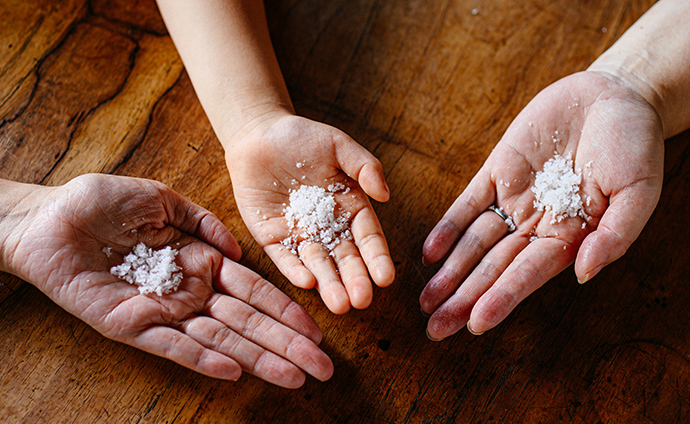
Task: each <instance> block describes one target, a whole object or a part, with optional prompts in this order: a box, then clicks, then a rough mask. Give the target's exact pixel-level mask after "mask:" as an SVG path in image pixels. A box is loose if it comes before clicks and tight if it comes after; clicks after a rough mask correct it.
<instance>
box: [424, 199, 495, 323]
mask: <svg viewBox="0 0 690 424" xmlns="http://www.w3.org/2000/svg"><path fill="white" fill-rule="evenodd" d="M506 234H508V226H507V225H506V223H505V222H504V221H503V219H501V217H499V216H498V214H496V213H494V212H491V211H487V212H484V213H483V214H481V215H479V217H478V218H477V219H476V220H475V221H474V222H473V223H472V224H471V225H470V226H469V227H468V228H467V231H465V233H464V234H463V235H462V237H461V238H460V241H459V242H458V244H457V245H456V246H455V248H454V249H453V252H451V254H450V256H449V257H448V259H446V261H445V263H444V264H443V266H442V267H441V269H439V271H438V272H437V273H436V274H435V275H434V276H433V277H432V278H431V280H429V283H428V284H427V285H426V287H424V290H422V294H421V295H420V296H419V304H420V306H421V307H422V311H424V312H425V313H427V314H432V313H434V311H435V310H436V308H438V307H439V306H440V305H441V304H442V303H443V302H445V301H446V300H447V299H448V298H449V297H450V296H451V295H452V294H453V293H454V292H455V291H456V290H457V288H458V286H460V283H461V282H462V281H463V280H464V279H465V278H466V277H467V276H468V275H469V274H470V273H471V272H472V270H473V269H474V267H475V266H476V265H477V264H478V263H479V262H480V261H481V260H482V258H484V256H485V255H486V254H487V252H489V250H490V249H491V248H492V247H493V246H494V245H495V244H496V243H497V242H498V241H499V240H500V239H501V238H503V237H504V236H505V235H506Z"/></svg>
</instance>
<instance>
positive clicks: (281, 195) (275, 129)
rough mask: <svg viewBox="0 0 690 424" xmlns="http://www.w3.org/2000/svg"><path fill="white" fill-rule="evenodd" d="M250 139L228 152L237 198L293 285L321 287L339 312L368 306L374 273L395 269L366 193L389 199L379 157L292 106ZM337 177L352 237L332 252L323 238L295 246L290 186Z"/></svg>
mask: <svg viewBox="0 0 690 424" xmlns="http://www.w3.org/2000/svg"><path fill="white" fill-rule="evenodd" d="M245 140H246V142H243V143H240V144H239V146H238V147H237V148H236V149H232V150H229V151H228V152H227V163H228V168H229V170H230V175H231V177H232V183H233V190H234V193H235V199H236V201H237V206H238V208H239V210H240V213H241V214H242V218H243V219H244V222H245V223H246V224H247V226H248V227H249V230H250V231H251V233H252V235H253V236H254V238H255V239H256V241H257V242H258V243H259V244H260V245H261V246H262V247H263V248H264V250H265V251H266V253H267V254H268V255H269V256H270V258H271V259H272V260H273V262H274V263H275V264H276V265H277V267H278V269H280V271H281V272H282V273H283V275H285V276H286V277H287V278H288V280H290V281H291V282H292V283H293V284H294V285H296V286H298V287H301V288H306V289H310V288H314V287H315V288H316V289H317V290H318V291H319V293H320V295H321V297H322V299H323V300H324V303H325V304H326V306H327V307H328V308H329V309H330V310H331V311H332V312H334V313H344V312H347V311H348V310H349V308H350V307H351V306H352V307H355V308H360V309H361V308H366V307H367V306H369V304H370V303H371V300H372V283H371V280H373V281H374V283H375V284H377V285H378V286H382V287H383V286H387V285H389V284H390V283H391V282H392V281H393V278H394V274H395V269H394V267H393V262H392V260H391V258H390V254H389V252H388V246H387V244H386V239H385V237H384V235H383V231H382V230H381V225H380V224H379V221H378V218H377V217H376V214H375V212H374V210H373V208H372V206H371V203H370V202H369V199H368V197H367V194H369V195H370V196H372V197H373V198H374V199H375V200H378V201H386V200H388V197H389V192H388V188H387V186H386V184H385V182H384V179H383V170H382V167H381V164H380V162H379V161H378V160H377V159H376V158H374V157H373V156H372V155H371V154H370V153H369V152H368V151H366V149H364V148H363V147H361V146H360V145H359V144H357V143H356V142H355V141H353V140H352V139H350V137H348V136H347V135H346V134H344V133H343V132H341V131H339V130H337V129H335V128H333V127H330V126H328V125H324V124H320V123H316V122H314V121H311V120H308V119H305V118H301V117H297V116H293V115H288V114H286V115H281V116H279V117H278V118H277V119H274V120H271V121H270V122H269V123H267V124H265V125H263V126H261V127H260V128H258V129H256V130H254V131H253V132H252V133H251V134H250V135H248V136H246V137H245ZM335 183H340V184H342V185H343V187H346V188H345V189H344V190H342V191H340V192H338V193H335V200H336V202H337V208H338V209H337V211H338V212H337V213H342V214H346V213H349V214H350V219H351V232H352V239H351V240H342V241H341V242H340V243H339V244H338V245H337V246H336V247H335V248H334V249H333V252H332V255H329V252H328V250H326V249H325V248H324V247H323V246H322V245H321V244H319V243H309V244H306V245H304V246H303V247H302V248H300V249H299V251H298V252H296V253H297V254H295V252H293V251H292V250H291V249H289V248H287V247H286V246H284V245H283V244H282V243H281V242H282V241H283V240H284V239H286V238H287V237H288V236H290V234H291V232H290V231H291V230H290V228H289V226H288V221H287V219H286V218H285V208H286V206H287V205H289V204H290V201H289V196H290V192H291V191H293V190H297V189H299V187H300V186H302V185H307V186H319V187H322V188H327V187H328V186H330V185H332V184H335ZM370 276H371V280H370Z"/></svg>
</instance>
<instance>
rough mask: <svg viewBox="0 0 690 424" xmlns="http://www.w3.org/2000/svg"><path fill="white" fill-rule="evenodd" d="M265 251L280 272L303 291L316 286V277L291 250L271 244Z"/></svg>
mask: <svg viewBox="0 0 690 424" xmlns="http://www.w3.org/2000/svg"><path fill="white" fill-rule="evenodd" d="M264 251H265V252H266V254H267V255H268V256H269V257H270V258H271V260H272V261H273V263H274V264H276V266H277V267H278V270H279V271H280V272H281V273H282V274H283V275H284V276H285V278H287V279H288V280H290V282H291V283H292V284H294V285H295V286H297V287H299V288H301V289H307V290H309V289H313V288H314V285H316V277H314V274H312V273H311V271H309V270H308V269H307V268H306V267H305V266H304V264H303V263H302V261H301V260H300V259H299V257H297V255H296V254H295V253H293V252H292V251H291V250H290V249H289V248H287V247H285V246H283V245H282V244H279V243H278V244H269V245H267V246H265V247H264Z"/></svg>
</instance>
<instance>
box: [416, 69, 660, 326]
mask: <svg viewBox="0 0 690 424" xmlns="http://www.w3.org/2000/svg"><path fill="white" fill-rule="evenodd" d="M663 151H664V147H663V132H662V128H661V123H660V119H659V116H658V114H657V113H656V112H655V111H654V109H653V108H652V107H651V106H649V104H647V103H646V102H645V101H644V100H643V99H642V98H641V97H640V96H638V95H637V94H636V93H634V92H633V91H632V90H630V89H629V88H627V86H625V85H624V84H622V83H621V82H619V81H618V80H616V79H615V78H614V77H612V76H609V75H606V74H602V73H595V72H582V73H579V74H574V75H571V76H569V77H566V78H564V79H562V80H560V81H558V82H556V83H554V84H553V85H551V86H549V87H548V88H546V89H545V90H544V91H542V92H541V93H539V94H538V95H537V96H536V97H535V98H534V99H533V100H532V101H531V102H530V103H529V104H528V105H527V106H526V107H525V109H524V110H523V111H522V112H521V113H520V114H519V115H518V116H517V117H516V119H515V120H514V121H513V123H512V124H511V125H510V127H509V128H508V130H507V131H506V133H505V135H504V136H503V138H502V139H501V141H500V142H499V143H498V145H497V146H496V148H495V149H494V150H493V152H492V153H491V155H490V156H489V158H488V159H487V160H486V162H485V163H484V165H483V167H482V168H481V169H480V170H479V172H478V173H477V175H476V176H475V177H474V178H473V179H472V181H471V182H470V184H469V185H468V187H467V188H466V189H465V191H464V192H463V193H462V194H461V195H460V196H459V197H458V199H457V200H456V201H455V203H454V204H453V205H452V206H451V208H450V209H449V210H448V211H447V212H446V214H445V215H444V217H443V218H442V219H441V220H440V221H439V223H438V224H437V225H436V227H435V228H434V229H433V230H432V232H431V234H430V235H429V237H428V238H427V240H426V242H425V245H424V252H423V254H424V259H425V261H426V262H427V263H434V262H437V261H439V260H440V259H442V258H443V257H444V256H445V255H446V254H448V253H449V252H450V255H449V256H448V258H447V259H446V261H445V263H444V264H443V266H442V268H441V269H440V270H439V271H438V273H437V274H436V275H435V276H434V277H433V278H432V279H431V280H430V281H429V283H428V284H427V286H426V287H425V289H424V290H423V292H422V294H421V296H420V303H421V306H422V310H423V311H425V312H426V313H428V314H431V318H430V319H429V323H428V326H427V332H428V334H429V336H430V337H431V338H433V339H442V338H445V337H447V336H449V335H452V334H454V333H455V332H457V331H458V330H459V329H460V328H462V327H463V326H465V325H467V327H468V329H469V330H470V331H471V332H473V333H475V334H481V333H483V332H484V331H486V330H489V329H491V328H493V327H494V326H496V325H497V324H498V323H500V322H501V321H502V320H503V319H504V318H505V317H506V316H507V315H508V314H509V313H510V312H511V311H512V310H513V309H514V308H515V307H516V306H517V304H518V303H519V302H521V301H522V300H523V299H525V298H526V297H527V296H528V295H529V294H531V293H532V292H534V291H535V290H536V289H538V288H539V287H541V286H542V285H543V284H544V283H545V282H546V281H548V280H549V279H551V278H552V277H554V276H556V275H557V274H558V273H560V272H561V271H563V270H564V269H565V268H566V267H568V266H569V265H570V264H572V263H573V261H575V272H576V274H577V276H578V279H579V281H581V282H585V281H588V280H589V279H591V278H592V277H593V276H594V275H595V274H596V273H598V272H599V270H601V268H603V267H604V266H605V265H607V264H609V263H611V262H612V261H614V260H616V259H618V258H619V257H620V256H622V255H623V254H624V253H625V251H626V250H627V248H628V247H629V246H630V244H631V243H632V242H633V241H634V240H635V239H636V238H637V236H638V235H639V233H640V232H641V230H642V228H643V227H644V225H645V224H646V222H647V220H648V219H649V217H650V215H651V213H652V211H653V209H654V207H655V206H656V203H657V201H658V198H659V195H660V192H661V184H662V174H663ZM556 153H558V154H559V155H561V156H564V157H572V160H573V168H574V170H575V172H577V173H579V174H580V175H581V177H582V183H581V185H580V191H579V194H580V196H581V198H582V199H583V209H584V212H585V214H586V215H582V216H575V217H568V218H566V219H563V220H560V221H558V220H555V221H554V219H553V216H552V214H551V212H545V211H540V210H538V209H537V208H535V206H534V200H535V193H534V192H533V191H532V187H533V186H534V181H535V174H536V173H537V172H540V171H541V170H542V169H543V167H544V164H545V163H546V162H547V161H548V160H549V159H551V158H552V157H554V155H555V154H556ZM492 205H496V206H497V207H500V208H501V209H502V210H503V211H504V212H505V213H506V214H507V215H509V216H510V217H511V218H512V219H513V221H514V223H515V224H516V227H517V229H516V231H514V232H512V233H509V229H508V225H506V224H505V223H504V222H503V220H502V219H501V217H500V216H499V215H498V214H497V213H494V212H493V211H487V209H488V208H489V207H490V206H492Z"/></svg>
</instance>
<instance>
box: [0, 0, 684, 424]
mask: <svg viewBox="0 0 690 424" xmlns="http://www.w3.org/2000/svg"><path fill="white" fill-rule="evenodd" d="M651 4H653V1H652V0H629V1H625V0H589V1H584V0H582V1H571V0H532V1H529V2H516V1H508V0H496V1H493V2H487V1H472V0H457V1H439V2H428V1H427V2H425V1H417V0H415V1H403V0H391V1H386V2H383V1H380V0H351V1H344V0H336V1H323V0H304V1H296V0H267V1H266V9H267V15H268V21H269V26H270V28H271V34H272V39H273V43H274V46H275V49H276V54H277V55H278V58H279V61H280V64H281V68H282V70H283V72H284V76H285V78H286V81H287V84H288V87H289V89H290V93H291V95H292V98H293V101H294V103H295V107H296V108H297V111H298V112H299V113H300V114H302V115H304V116H307V117H310V118H313V119H317V120H320V121H324V122H326V123H329V124H332V125H334V126H336V127H338V128H341V129H343V130H344V131H346V132H347V133H349V134H350V135H352V136H353V137H354V138H355V139H356V140H358V141H359V142H360V143H361V144H362V145H363V146H365V147H366V148H367V149H369V150H370V151H372V152H373V153H374V154H376V155H377V156H378V157H379V158H380V159H381V161H382V163H383V165H384V168H385V170H386V174H387V178H388V183H389V185H390V187H391V190H392V198H391V200H390V201H389V202H388V203H386V204H376V205H375V208H376V210H377V213H378V215H379V217H380V220H381V222H382V225H383V227H384V231H385V232H386V235H387V238H388V241H389V244H390V246H391V252H392V255H393V258H394V261H395V264H396V268H397V272H398V278H397V281H396V283H395V285H393V286H392V287H390V288H387V289H376V290H375V299H374V303H373V305H372V306H371V307H370V308H369V309H367V310H365V311H352V312H350V313H348V314H347V315H345V316H334V315H332V314H330V313H329V312H328V311H327V310H326V309H325V307H324V306H323V304H322V303H321V301H320V300H319V298H318V295H317V294H316V293H314V292H313V291H302V290H299V289H296V288H294V287H293V286H291V285H290V284H289V283H288V282H287V281H286V280H285V279H284V278H283V277H282V276H281V275H280V273H279V272H278V271H277V270H276V268H275V266H274V265H273V264H272V263H271V262H270V261H269V259H268V258H267V257H266V255H265V254H264V253H263V252H262V250H261V249H260V248H258V247H257V246H256V244H255V243H254V242H253V240H252V239H251V236H250V235H249V233H248V231H247V229H246V228H245V226H244V224H243V223H242V221H241V219H240V216H239V214H238V213H237V211H236V208H235V203H234V200H233V196H232V188H231V185H230V179H229V176H228V174H227V171H226V170H225V167H224V160H223V151H222V148H221V146H220V144H219V143H218V141H217V139H216V137H215V135H214V134H213V131H212V129H211V126H210V124H209V123H208V121H207V120H206V118H205V116H204V113H203V110H202V109H201V106H200V105H199V103H198V100H197V99H196V97H195V94H194V91H193V89H192V86H191V83H190V81H189V79H188V77H187V75H186V73H185V72H184V69H183V66H182V63H181V61H180V59H179V57H178V56H177V53H176V52H175V50H174V46H173V45H172V42H171V41H170V39H169V37H168V36H167V32H166V30H165V27H164V25H163V23H162V21H161V19H160V16H159V15H158V12H157V10H156V6H155V3H154V2H153V1H143V0H139V1H131V0H130V1H125V0H118V1H106V0H94V1H84V0H65V1H60V2H57V1H48V0H41V1H39V0H36V1H33V2H23V1H19V0H6V1H5V2H4V3H3V6H2V9H3V13H0V178H8V179H14V180H19V181H26V182H33V183H42V184H49V185H56V184H62V183H64V182H65V181H67V180H69V179H70V178H72V177H74V176H76V175H79V174H83V173H87V172H103V173H114V174H121V175H131V176H138V177H145V178H153V179H156V180H159V181H162V182H164V183H166V184H168V185H170V186H171V187H173V188H174V189H175V190H177V191H179V192H180V193H182V194H183V195H185V196H187V197H189V198H190V199H192V200H193V201H195V202H197V203H199V204H201V205H202V206H204V207H206V208H209V209H210V210H212V211H213V212H214V213H216V214H217V215H218V216H219V217H220V218H221V219H222V220H223V222H224V223H225V224H226V225H227V226H228V227H229V228H230V229H231V230H232V231H233V233H234V234H235V235H236V237H237V238H238V240H239V242H240V244H241V245H242V247H243V250H244V257H243V259H242V263H243V264H245V265H246V266H248V267H250V268H252V269H254V270H256V271H257V272H259V273H260V274H262V275H263V276H264V277H266V278H268V279H269V280H271V281H272V282H274V283H275V284H276V285H277V286H278V287H280V288H281V289H283V290H284V291H285V292H286V293H288V295H290V296H291V297H292V298H293V299H295V300H296V301H297V302H298V303H300V304H301V305H303V306H304V307H305V308H306V309H307V311H308V312H309V313H310V314H311V315H312V316H314V318H315V319H316V320H317V322H318V323H319V325H320V326H321V328H322V330H323V331H324V335H325V339H324V342H323V348H324V350H325V351H326V352H327V353H328V354H329V355H330V356H331V357H332V359H333V361H334V363H335V367H336V373H335V375H334V377H333V378H332V379H331V380H330V381H328V382H326V383H319V382H317V381H315V380H313V379H309V380H308V381H307V383H306V384H305V386H304V387H303V388H301V389H299V390H295V391H288V390H285V389H280V388H276V387H273V386H271V385H268V384H266V383H264V382H262V381H260V380H258V379H257V378H254V377H252V376H244V377H243V378H242V379H241V380H240V381H239V382H237V383H232V382H222V381H217V380H212V379H209V378H206V377H203V376H200V375H197V374H195V373H193V372H191V371H188V370H186V369H184V368H181V367H179V366H177V365H176V364H174V363H171V362H169V361H166V360H163V359H160V358H157V357H154V356H151V355H148V354H145V353H143V352H140V351H137V350H135V349H132V348H130V347H128V346H124V345H121V344H118V343H115V342H112V341H110V340H107V339H105V338H103V337H102V336H101V335H99V334H98V333H96V332H95V331H94V330H92V329H91V328H90V327H88V326H86V325H85V324H84V323H82V322H81V321H79V320H78V319H76V318H74V317H72V316H70V315H69V314H67V313H66V312H64V311H63V310H61V309H60V308H59V307H57V306H56V305H54V304H53V303H52V302H51V301H50V300H49V299H48V298H46V297H45V296H44V295H42V294H41V293H40V292H38V291H37V290H36V289H34V288H33V287H31V286H30V285H28V284H26V283H23V282H21V281H20V280H18V279H17V278H15V277H12V276H9V275H6V274H2V275H0V284H1V285H0V323H1V324H0V335H1V336H2V339H3V342H2V344H0V351H1V354H0V357H1V358H2V361H1V362H0V389H1V390H2V393H3V399H2V401H0V417H3V418H2V419H0V420H2V421H3V422H11V423H14V422H17V423H18V422H31V423H36V422H48V421H50V422H70V423H72V422H74V423H94V422H107V423H131V422H140V423H146V422H150V423H218V422H248V423H250V422H251V423H264V422H286V423H331V422H332V423H359V422H363V423H369V422H372V423H456V422H457V423H477V424H478V423H554V422H573V423H591V424H595V423H686V422H689V421H690V363H689V359H690V340H689V339H688V337H687V329H688V328H689V327H690V309H689V308H687V306H686V305H687V303H686V302H687V299H686V294H687V286H688V283H689V282H690V262H689V261H688V257H687V252H688V248H687V239H688V237H689V236H690V231H689V230H688V226H687V224H685V221H686V218H688V217H690V206H689V204H688V201H687V198H688V196H689V195H690V185H689V184H688V180H690V161H689V160H688V158H690V133H688V132H686V133H683V134H681V135H679V136H677V137H675V138H674V139H671V140H668V141H667V142H666V148H667V152H666V163H665V179H664V191H663V193H662V197H661V200H660V202H659V205H658V207H657V209H656V211H655V213H654V215H653V216H652V218H651V220H650V221H649V223H648V225H647V226H646V228H645V230H644V231H643V232H642V234H641V235H640V237H639V239H638V241H637V242H636V243H635V244H634V245H633V246H632V248H631V249H630V250H629V251H628V253H627V254H626V255H625V256H624V257H623V258H622V259H621V260H619V261H617V262H615V263H614V264H613V265H611V266H609V267H608V268H606V269H605V270H604V271H603V272H602V273H601V274H600V275H599V276H597V277H596V278H595V279H594V280H593V281H591V282H590V283H588V284H586V285H584V286H580V285H578V284H577V283H576V280H575V276H574V272H573V270H572V268H570V269H568V270H566V271H565V272H563V273H562V274H561V275H559V276H558V277H556V278H555V279H553V280H552V281H550V282H549V283H548V284H547V285H545V286H544V287H543V288H542V289H540V290H539V291H538V292H537V293H535V294H534V295H533V296H531V297H530V298H528V299H527V300H526V301H525V302H523V303H522V304H521V305H520V306H519V307H518V308H517V309H516V311H515V312H514V313H513V314H512V315H511V316H510V317H509V318H508V319H507V320H506V321H505V322H504V323H503V324H501V325H500V326H499V327H497V328H496V329H494V330H492V331H490V332H488V333H487V334H486V335H484V336H481V337H474V336H471V335H470V334H469V333H467V332H464V331H463V332H460V333H459V334H457V335H456V336H454V337H451V338H449V339H447V340H445V341H443V342H440V343H433V342H430V341H429V340H428V339H427V338H426V336H425V333H424V328H425V324H426V320H425V318H424V317H423V316H422V315H421V313H420V310H419V304H418V296H419V293H420V292H421V289H422V287H423V286H424V284H425V282H426V281H428V279H429V278H430V277H431V276H432V275H433V273H434V271H435V270H436V269H437V267H431V268H425V267H423V266H422V265H421V245H422V243H423V240H424V238H425V236H426V234H427V233H428V231H429V230H430V229H431V228H432V226H433V225H434V223H435V222H436V221H437V220H438V219H439V218H440V217H441V216H442V214H443V212H444V211H445V209H446V208H447V207H448V206H449V205H450V203H451V202H452V201H453V200H454V199H455V197H456V196H457V195H458V194H459V193H460V192H461V191H462V189H463V188H464V187H465V186H466V185H467V183H468V182H469V180H470V179H471V178H472V176H473V175H474V173H475V172H476V171H477V170H478V169H479V167H480V166H481V164H482V163H483V161H484V160H485V158H486V157H487V155H488V154H489V152H490V151H491V149H492V148H493V146H494V145H495V143H496V142H497V141H498V140H499V139H500V137H501V135H502V133H503V132H504V131H505V129H506V128H507V126H508V124H509V123H510V122H511V120H512V119H513V118H514V117H515V115H516V114H517V113H518V112H519V111H520V110H521V109H522V108H523V107H524V106H525V105H526V104H527V102H528V101H529V100H530V99H531V98H532V97H533V96H534V95H535V94H536V93H538V92H539V91H540V90H541V89H543V88H544V87H545V86H547V85H548V84H549V83H551V82H553V81H555V80H557V79H558V78H560V77H563V76H565V75H568V74H571V73H573V72H577V71H579V70H582V69H584V68H586V67H587V65H588V64H589V63H590V62H591V61H592V60H593V59H594V58H596V57H597V56H598V55H599V54H600V53H602V52H603V51H604V50H605V49H606V48H607V47H608V46H610V45H611V44H612V43H613V42H614V41H615V40H616V39H617V38H618V37H619V36H620V35H621V34H622V33H623V32H624V31H625V30H626V29H627V28H628V27H629V26H630V25H631V24H632V23H633V22H634V21H635V20H636V19H637V18H638V17H639V16H640V15H641V14H642V13H644V11H645V10H647V9H648V8H649V7H650V6H651ZM473 9H477V11H478V13H476V14H474V13H473V12H472V10H473Z"/></svg>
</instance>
